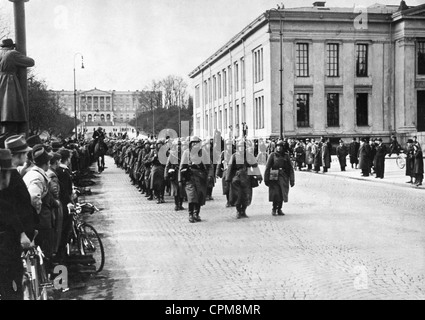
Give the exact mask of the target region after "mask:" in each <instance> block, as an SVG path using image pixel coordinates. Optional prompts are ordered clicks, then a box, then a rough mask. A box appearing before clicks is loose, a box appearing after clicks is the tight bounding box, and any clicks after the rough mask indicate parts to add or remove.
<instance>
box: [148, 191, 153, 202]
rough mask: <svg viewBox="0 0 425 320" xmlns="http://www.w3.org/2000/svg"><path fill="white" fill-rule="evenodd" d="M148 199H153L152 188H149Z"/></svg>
mask: <svg viewBox="0 0 425 320" xmlns="http://www.w3.org/2000/svg"><path fill="white" fill-rule="evenodd" d="M148 200H149V201H151V200H153V191H152V190H149V197H148Z"/></svg>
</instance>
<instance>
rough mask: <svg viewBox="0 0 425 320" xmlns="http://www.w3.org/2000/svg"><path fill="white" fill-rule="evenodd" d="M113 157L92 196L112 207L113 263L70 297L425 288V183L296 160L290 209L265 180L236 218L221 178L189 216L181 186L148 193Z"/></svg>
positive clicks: (377, 294)
mask: <svg viewBox="0 0 425 320" xmlns="http://www.w3.org/2000/svg"><path fill="white" fill-rule="evenodd" d="M106 166H107V167H108V168H107V169H106V170H105V171H104V172H103V173H102V174H101V177H100V178H99V179H98V180H97V181H98V184H97V185H96V186H95V187H93V189H92V190H93V191H94V195H93V196H91V197H89V198H88V199H87V200H89V201H96V202H97V203H99V205H100V207H101V208H103V210H102V211H101V212H100V213H98V214H97V215H94V216H92V217H90V220H91V222H92V223H93V224H94V225H95V226H96V228H97V229H98V231H99V232H100V233H101V236H102V239H103V241H104V244H105V250H106V264H105V270H104V271H103V272H102V273H101V275H98V276H97V277H94V278H91V279H90V280H89V281H88V282H87V284H86V287H85V288H80V289H75V290H70V292H69V293H68V294H67V296H66V297H65V298H70V299H72V298H79V299H175V300H179V299H224V300H226V299H236V300H239V299H424V298H425V212H424V211H425V210H424V206H423V198H424V190H423V189H414V188H410V187H406V186H402V185H396V184H385V183H370V182H365V181H361V180H354V179H348V178H346V177H343V176H337V175H336V174H335V175H331V174H314V173H309V172H304V171H303V172H299V171H296V172H295V175H296V184H295V187H294V188H293V189H291V191H290V194H289V201H290V202H289V203H287V204H285V205H284V207H283V211H284V212H285V214H286V215H285V216H283V217H274V216H272V215H271V204H270V203H269V202H268V190H267V187H266V186H265V185H264V184H262V185H261V186H260V187H259V188H256V189H254V199H253V204H252V205H251V206H250V207H249V208H248V210H247V214H248V216H249V219H242V220H237V219H236V218H235V208H225V197H224V196H222V195H221V181H220V180H218V181H217V183H216V187H215V189H214V192H213V197H214V199H215V200H213V201H208V202H207V204H206V205H205V206H204V207H203V208H202V211H201V217H202V219H203V221H202V222H201V223H195V224H190V223H189V222H188V215H187V211H178V212H175V211H174V203H173V200H172V198H171V197H167V196H166V197H165V200H166V203H165V204H156V202H154V201H147V199H146V198H145V197H144V195H141V194H140V193H139V192H138V191H137V189H136V188H135V187H134V186H132V185H131V184H130V182H129V178H128V177H127V176H126V175H125V173H124V171H122V170H121V169H117V168H116V167H115V165H114V164H113V161H112V159H111V158H109V157H107V159H106ZM333 166H335V165H334V164H333ZM262 169H263V168H262ZM350 170H352V169H351V168H350ZM262 172H264V170H262ZM372 178H373V177H372ZM373 180H375V179H373ZM184 206H185V208H186V207H187V203H184Z"/></svg>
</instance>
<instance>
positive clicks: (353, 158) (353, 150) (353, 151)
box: [348, 141, 360, 164]
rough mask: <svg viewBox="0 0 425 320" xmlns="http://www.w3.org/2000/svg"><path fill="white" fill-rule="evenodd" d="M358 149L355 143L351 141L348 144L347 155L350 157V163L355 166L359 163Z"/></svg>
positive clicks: (358, 144) (358, 146)
mask: <svg viewBox="0 0 425 320" xmlns="http://www.w3.org/2000/svg"><path fill="white" fill-rule="evenodd" d="M359 149H360V143H358V142H357V141H352V142H351V143H350V147H349V150H348V154H349V155H350V163H352V164H357V163H359Z"/></svg>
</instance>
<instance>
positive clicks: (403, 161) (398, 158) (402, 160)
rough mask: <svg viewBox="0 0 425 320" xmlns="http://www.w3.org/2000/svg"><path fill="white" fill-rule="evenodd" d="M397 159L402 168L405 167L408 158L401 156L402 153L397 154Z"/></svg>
mask: <svg viewBox="0 0 425 320" xmlns="http://www.w3.org/2000/svg"><path fill="white" fill-rule="evenodd" d="M395 161H396V163H397V166H398V167H399V168H400V169H404V167H405V166H406V159H405V158H404V157H403V156H401V155H399V156H397V158H396V160H395Z"/></svg>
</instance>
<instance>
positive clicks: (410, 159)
mask: <svg viewBox="0 0 425 320" xmlns="http://www.w3.org/2000/svg"><path fill="white" fill-rule="evenodd" d="M414 153H415V148H414V147H413V140H412V139H408V140H407V147H406V176H408V177H410V181H407V182H406V183H412V184H413V182H414V181H413V180H414V179H415V171H414V170H415V156H414Z"/></svg>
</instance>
